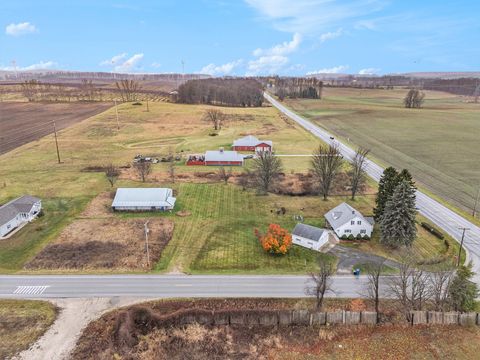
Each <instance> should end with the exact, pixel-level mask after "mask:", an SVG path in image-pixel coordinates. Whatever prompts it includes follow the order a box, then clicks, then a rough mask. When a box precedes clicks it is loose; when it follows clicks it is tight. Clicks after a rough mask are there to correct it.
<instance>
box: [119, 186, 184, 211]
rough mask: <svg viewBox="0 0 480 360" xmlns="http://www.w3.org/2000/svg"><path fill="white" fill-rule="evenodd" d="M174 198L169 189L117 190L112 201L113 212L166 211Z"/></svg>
mask: <svg viewBox="0 0 480 360" xmlns="http://www.w3.org/2000/svg"><path fill="white" fill-rule="evenodd" d="M175 201H176V198H174V197H173V191H172V189H169V188H118V189H117V193H116V194H115V199H113V203H112V209H113V210H114V211H167V210H172V209H173V207H174V206H175Z"/></svg>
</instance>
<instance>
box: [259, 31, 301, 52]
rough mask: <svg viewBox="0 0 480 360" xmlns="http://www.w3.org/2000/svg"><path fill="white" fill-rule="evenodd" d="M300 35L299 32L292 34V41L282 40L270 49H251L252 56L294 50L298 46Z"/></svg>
mask: <svg viewBox="0 0 480 360" xmlns="http://www.w3.org/2000/svg"><path fill="white" fill-rule="evenodd" d="M301 42H302V37H301V35H300V34H299V33H295V34H293V39H292V41H284V42H283V43H281V44H278V45H275V46H273V47H271V48H270V49H260V48H259V49H256V50H254V51H253V55H254V56H257V57H258V56H272V55H286V54H290V53H292V52H294V51H295V50H297V49H298V47H299V46H300V43H301Z"/></svg>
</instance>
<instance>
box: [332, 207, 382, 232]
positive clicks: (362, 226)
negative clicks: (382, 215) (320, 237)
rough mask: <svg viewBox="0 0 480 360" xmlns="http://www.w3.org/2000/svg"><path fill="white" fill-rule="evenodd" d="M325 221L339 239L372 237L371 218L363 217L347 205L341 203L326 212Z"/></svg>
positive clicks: (372, 223) (372, 222)
mask: <svg viewBox="0 0 480 360" xmlns="http://www.w3.org/2000/svg"><path fill="white" fill-rule="evenodd" d="M325 220H326V221H327V223H328V224H329V225H330V227H331V228H332V229H333V231H335V234H337V236H338V237H339V238H348V237H350V235H352V236H354V237H356V238H357V237H366V236H368V237H369V238H370V237H371V236H372V231H373V225H374V221H373V218H371V217H364V216H363V215H362V214H361V213H360V212H359V211H357V210H355V209H354V208H353V207H351V206H350V205H348V204H347V203H341V204H340V205H338V206H337V207H335V208H333V209H332V210H330V211H329V212H327V213H326V214H325Z"/></svg>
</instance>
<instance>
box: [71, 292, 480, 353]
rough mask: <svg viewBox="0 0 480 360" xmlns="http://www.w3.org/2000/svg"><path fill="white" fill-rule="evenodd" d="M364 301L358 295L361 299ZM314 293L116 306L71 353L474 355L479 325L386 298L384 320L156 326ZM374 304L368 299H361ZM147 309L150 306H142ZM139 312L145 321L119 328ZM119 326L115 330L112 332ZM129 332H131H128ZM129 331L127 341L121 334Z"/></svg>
mask: <svg viewBox="0 0 480 360" xmlns="http://www.w3.org/2000/svg"><path fill="white" fill-rule="evenodd" d="M360 302H361V300H360ZM312 305H313V303H312V301H311V299H288V300H286V299H227V300H224V299H211V300H168V301H159V302H152V303H147V304H144V305H142V306H140V307H138V306H136V307H131V308H128V309H127V310H116V311H113V312H110V313H107V314H105V315H104V316H102V317H101V318H100V319H99V320H97V321H94V322H92V323H90V324H89V325H88V327H87V328H86V329H85V330H84V333H83V335H82V336H81V338H80V340H79V341H78V343H77V347H76V349H75V351H74V353H73V354H72V358H73V359H75V360H79V359H111V358H115V359H198V360H200V359H201V360H203V359H212V360H213V359H295V360H303V359H305V360H307V359H392V360H393V359H395V360H397V359H400V360H401V359H473V358H476V354H477V352H478V351H479V350H480V329H479V328H478V327H474V328H463V327H459V326H438V327H433V326H430V327H427V326H423V327H422V326H417V327H411V326H407V325H405V324H404V323H403V322H402V320H400V319H399V318H398V317H396V316H395V313H396V311H395V304H394V303H393V302H387V301H385V303H384V304H382V309H381V310H382V312H383V313H385V314H386V313H388V314H389V322H388V323H384V324H382V325H379V326H374V327H368V326H360V325H358V326H350V327H348V326H321V327H304V326H289V327H274V326H259V325H255V326H241V325H231V326H206V325H199V324H191V325H186V326H173V325H165V326H156V325H154V324H156V321H155V319H153V317H155V318H159V317H161V316H162V315H168V314H173V313H176V312H178V311H181V310H184V309H198V311H199V312H201V311H205V310H216V311H218V310H227V311H231V310H242V309H256V310H280V309H293V308H308V307H311V306H312ZM358 306H359V300H347V299H345V300H338V299H327V301H326V304H325V310H326V311H333V310H340V309H345V310H356V311H358V310H359V308H358ZM362 306H364V308H367V309H369V308H370V306H369V304H368V303H364V302H363V303H362ZM141 309H146V311H144V310H141ZM134 313H139V314H140V313H141V317H142V321H139V322H135V323H134V325H133V326H130V327H127V328H125V327H122V328H121V329H122V330H118V332H116V329H120V328H119V324H120V323H121V322H122V321H124V320H122V319H125V318H127V317H128V316H135V315H134ZM149 316H150V317H152V318H150V319H149ZM115 334H116V335H115ZM125 336H126V338H125ZM119 337H120V338H124V339H127V338H128V339H129V343H128V344H127V343H126V342H125V341H122V340H120V338H119Z"/></svg>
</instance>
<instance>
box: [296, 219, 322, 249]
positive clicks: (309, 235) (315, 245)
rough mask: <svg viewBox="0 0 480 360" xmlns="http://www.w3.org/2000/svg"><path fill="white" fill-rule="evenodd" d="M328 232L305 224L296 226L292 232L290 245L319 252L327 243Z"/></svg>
mask: <svg viewBox="0 0 480 360" xmlns="http://www.w3.org/2000/svg"><path fill="white" fill-rule="evenodd" d="M329 236H330V231H328V230H326V229H321V228H318V227H315V226H311V225H306V224H300V223H299V224H297V225H295V228H294V229H293V231H292V243H294V244H296V245H300V246H303V247H306V248H307V249H312V250H316V251H320V248H321V247H323V246H324V245H326V244H327V243H328V240H329Z"/></svg>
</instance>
